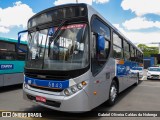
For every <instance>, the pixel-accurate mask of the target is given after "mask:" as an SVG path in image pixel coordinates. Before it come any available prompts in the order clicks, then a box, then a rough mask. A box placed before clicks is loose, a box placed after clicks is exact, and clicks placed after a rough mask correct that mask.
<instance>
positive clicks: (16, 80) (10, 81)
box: [4, 73, 24, 86]
mask: <svg viewBox="0 0 160 120" xmlns="http://www.w3.org/2000/svg"><path fill="white" fill-rule="evenodd" d="M23 79H24V75H23V73H15V74H5V75H4V86H8V85H14V84H20V83H23Z"/></svg>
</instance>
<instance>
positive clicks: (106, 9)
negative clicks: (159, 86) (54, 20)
mask: <svg viewBox="0 0 160 120" xmlns="http://www.w3.org/2000/svg"><path fill="white" fill-rule="evenodd" d="M75 2H76V0H21V1H19V0H0V37H6V38H15V39H16V38H17V32H19V31H21V30H24V29H26V26H27V21H28V19H29V18H30V17H31V16H33V15H34V14H36V13H38V12H40V11H42V10H44V9H46V8H49V7H53V6H56V5H61V4H65V3H75ZM79 2H80V3H87V4H90V5H92V6H93V7H94V8H95V9H96V10H97V11H98V12H99V13H100V14H102V15H103V16H104V17H105V18H106V19H107V20H108V21H109V22H111V23H112V24H113V25H114V26H115V27H117V28H118V29H119V30H120V31H121V32H122V33H123V34H124V35H125V36H126V37H128V38H129V39H130V40H131V41H132V42H134V43H150V42H160V0H79ZM24 38H25V37H24Z"/></svg>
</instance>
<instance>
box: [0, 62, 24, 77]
mask: <svg viewBox="0 0 160 120" xmlns="http://www.w3.org/2000/svg"><path fill="white" fill-rule="evenodd" d="M0 65H1V68H0V74H13V73H22V72H23V71H24V61H16V60H15V61H0Z"/></svg>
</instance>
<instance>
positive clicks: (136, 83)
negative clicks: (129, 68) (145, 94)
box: [134, 74, 139, 86]
mask: <svg viewBox="0 0 160 120" xmlns="http://www.w3.org/2000/svg"><path fill="white" fill-rule="evenodd" d="M138 83H139V74H137V80H136V82H135V84H134V85H135V86H137V85H138Z"/></svg>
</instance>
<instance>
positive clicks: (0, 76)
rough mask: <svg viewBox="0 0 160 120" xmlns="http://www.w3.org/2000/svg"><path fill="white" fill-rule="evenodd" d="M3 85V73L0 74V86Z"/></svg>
mask: <svg viewBox="0 0 160 120" xmlns="http://www.w3.org/2000/svg"><path fill="white" fill-rule="evenodd" d="M2 86H3V75H0V87H2Z"/></svg>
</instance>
